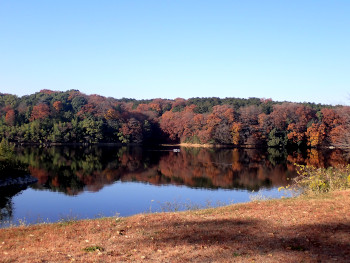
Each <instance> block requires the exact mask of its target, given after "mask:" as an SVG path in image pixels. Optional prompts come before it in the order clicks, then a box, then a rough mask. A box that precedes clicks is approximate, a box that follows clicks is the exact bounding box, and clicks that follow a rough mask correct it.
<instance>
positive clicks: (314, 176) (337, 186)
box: [293, 164, 350, 195]
mask: <svg viewBox="0 0 350 263" xmlns="http://www.w3.org/2000/svg"><path fill="white" fill-rule="evenodd" d="M294 165H295V166H296V169H297V173H298V177H296V178H294V179H293V181H294V184H293V187H294V188H297V189H301V190H302V192H303V193H304V194H306V195H310V194H313V195H315V194H316V195H319V194H323V193H327V192H330V191H337V190H345V189H349V188H350V165H347V166H339V167H328V168H315V167H313V166H308V165H299V164H294Z"/></svg>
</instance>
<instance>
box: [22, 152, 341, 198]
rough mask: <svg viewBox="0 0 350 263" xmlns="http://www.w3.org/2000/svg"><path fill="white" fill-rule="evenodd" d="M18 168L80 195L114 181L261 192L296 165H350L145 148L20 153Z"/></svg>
mask: <svg viewBox="0 0 350 263" xmlns="http://www.w3.org/2000/svg"><path fill="white" fill-rule="evenodd" d="M16 151H17V152H16V162H17V163H21V167H22V169H23V167H26V170H27V172H28V173H30V174H31V175H32V176H34V177H36V178H37V179H38V183H37V184H35V185H33V186H32V187H33V188H35V189H50V190H52V191H59V192H64V193H65V194H67V195H77V194H79V193H80V192H82V191H92V192H96V191H99V190H100V189H102V188H103V187H104V186H105V185H108V184H111V183H113V182H115V181H118V180H121V181H123V182H127V181H139V182H144V183H150V184H155V185H163V184H174V185H186V186H189V187H196V188H213V189H216V188H225V189H233V188H239V189H248V190H259V189H260V188H261V187H272V186H285V185H287V184H288V180H287V179H288V178H291V177H293V176H295V167H294V163H299V164H308V165H314V166H317V167H326V166H330V165H333V166H335V165H339V164H346V163H348V160H346V159H345V158H343V154H342V152H341V151H328V152H320V151H317V150H315V149H311V150H308V151H306V152H292V153H289V154H288V153H287V152H286V151H281V150H278V149H268V151H267V152H262V151H259V150H256V149H244V150H243V149H206V148H183V149H182V150H181V151H180V152H173V151H172V150H171V149H168V148H162V149H145V148H141V147H121V148H114V147H84V148H83V147H52V148H32V147H26V148H19V149H17V150H16Z"/></svg>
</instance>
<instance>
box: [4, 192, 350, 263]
mask: <svg viewBox="0 0 350 263" xmlns="http://www.w3.org/2000/svg"><path fill="white" fill-rule="evenodd" d="M73 261H75V262H128V261H130V262H135V261H136V262H188V261H191V262H252V261H256V262H328V261H339V262H350V191H349V190H347V191H341V192H335V193H331V194H328V195H326V196H322V197H317V198H307V199H306V198H301V197H300V198H294V199H282V200H272V201H260V202H251V203H246V204H237V205H231V206H227V207H222V208H216V209H207V210H197V211H189V212H178V213H159V214H140V215H136V216H133V217H129V218H104V219H96V220H83V221H66V222H61V223H56V224H47V225H46V224H43V225H33V226H28V227H25V226H21V227H13V228H8V229H0V262H73Z"/></svg>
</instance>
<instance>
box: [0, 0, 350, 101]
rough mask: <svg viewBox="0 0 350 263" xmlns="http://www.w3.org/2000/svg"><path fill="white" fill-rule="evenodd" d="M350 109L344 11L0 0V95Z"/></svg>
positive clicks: (247, 3)
mask: <svg viewBox="0 0 350 263" xmlns="http://www.w3.org/2000/svg"><path fill="white" fill-rule="evenodd" d="M41 89H51V90H62V91H65V90H68V89H78V90H80V91H81V92H84V93H86V94H100V95H103V96H107V97H115V98H121V97H128V98H137V99H141V98H169V99H173V98H177V97H182V98H190V97H212V96H215V97H222V98H224V97H239V98H248V97H259V98H272V99H274V100H287V101H295V102H303V101H309V102H317V103H327V104H347V105H350V1H349V0H343V1H342V0H335V1H328V0H327V1H323V0H314V1H312V0H300V1H299V0H293V1H282V0H276V1H270V0H264V1H261V0H256V1H254V0H244V1H242V0H240V1H234V0H228V1H221V0H215V1H213V0H211V1H206V0H198V1H195V0H182V1H181V0H178V1H175V0H171V1H170V0H169V1H167V0H158V1H155V0H147V1H146V0H140V1H137V0H132V1H130V0H125V1H121V0H119V1H118V0H111V1H106V0H99V1H95V0H94V1H88V0H74V1H72V0H59V1H47V0H43V1H38V0H31V1H25V0H17V1H9V0H7V1H6V0H0V92H2V93H11V94H16V95H19V96H22V95H26V94H32V93H34V92H37V91H39V90H41Z"/></svg>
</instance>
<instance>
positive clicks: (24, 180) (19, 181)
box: [0, 174, 38, 187]
mask: <svg viewBox="0 0 350 263" xmlns="http://www.w3.org/2000/svg"><path fill="white" fill-rule="evenodd" d="M37 181H38V179H36V178H35V177H33V176H31V175H29V174H28V175H25V176H21V177H16V178H11V177H10V178H5V179H0V187H6V186H18V187H22V186H27V185H30V184H34V183H36V182H37Z"/></svg>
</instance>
